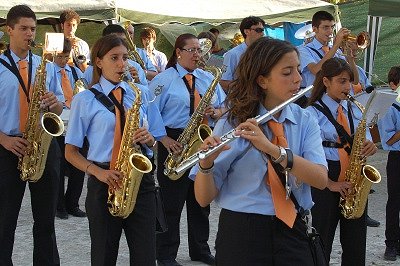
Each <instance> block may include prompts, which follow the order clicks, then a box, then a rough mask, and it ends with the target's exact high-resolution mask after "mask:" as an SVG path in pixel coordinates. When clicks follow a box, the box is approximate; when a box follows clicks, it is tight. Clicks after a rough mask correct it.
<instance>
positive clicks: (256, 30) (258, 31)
mask: <svg viewBox="0 0 400 266" xmlns="http://www.w3.org/2000/svg"><path fill="white" fill-rule="evenodd" d="M250 30H254V31H255V32H257V33H261V32H264V28H255V29H252V28H250Z"/></svg>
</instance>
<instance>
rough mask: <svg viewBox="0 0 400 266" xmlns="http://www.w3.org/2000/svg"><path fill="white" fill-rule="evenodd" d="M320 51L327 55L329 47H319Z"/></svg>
mask: <svg viewBox="0 0 400 266" xmlns="http://www.w3.org/2000/svg"><path fill="white" fill-rule="evenodd" d="M321 49H322V51H324V54H327V53H328V52H329V46H328V45H324V46H322V47H321Z"/></svg>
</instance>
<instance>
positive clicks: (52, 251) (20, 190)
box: [0, 5, 64, 265]
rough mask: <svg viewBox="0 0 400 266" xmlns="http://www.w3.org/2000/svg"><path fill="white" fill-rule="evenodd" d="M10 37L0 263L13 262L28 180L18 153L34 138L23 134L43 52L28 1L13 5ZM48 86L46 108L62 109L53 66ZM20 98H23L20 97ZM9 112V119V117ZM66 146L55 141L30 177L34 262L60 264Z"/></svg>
mask: <svg viewBox="0 0 400 266" xmlns="http://www.w3.org/2000/svg"><path fill="white" fill-rule="evenodd" d="M6 31H7V34H8V35H9V37H10V44H9V46H8V47H7V50H6V51H5V52H4V53H3V54H2V55H1V56H0V58H1V59H0V102H1V104H0V114H1V117H2V118H3V119H2V122H1V123H0V210H1V215H0V247H1V248H0V265H13V263H12V251H13V245H14V235H15V229H16V226H17V220H18V215H19V211H20V208H21V202H22V199H23V196H24V192H25V187H26V182H24V181H22V180H21V178H20V173H21V172H20V171H19V170H18V168H17V165H18V159H19V158H21V157H23V156H24V155H25V154H26V152H27V150H28V149H30V148H31V147H30V144H31V143H29V142H28V141H27V140H26V139H24V138H23V137H22V134H23V132H24V131H25V126H26V125H27V120H28V121H29V117H28V106H29V104H30V99H31V98H30V97H31V95H30V94H31V93H32V91H33V90H34V88H35V87H34V83H35V82H34V81H35V78H36V73H37V70H36V69H37V68H38V67H39V65H40V63H41V58H40V57H39V56H37V55H34V54H32V52H31V51H30V43H31V41H32V40H34V39H35V34H36V16H35V13H34V12H33V11H32V10H31V9H30V8H29V7H28V6H26V5H17V6H13V7H12V8H11V9H10V10H9V12H8V14H7V19H6ZM46 71H47V76H46V90H47V92H46V93H45V94H44V95H43V96H41V98H40V99H41V108H42V109H43V110H49V111H50V112H53V113H56V114H60V113H61V111H62V103H61V102H62V101H64V98H63V94H62V91H61V88H60V86H59V84H58V80H57V76H56V72H55V70H54V68H52V67H51V66H49V67H47V69H46ZM18 99H19V100H18ZM6 117H7V119H5V118H6ZM59 168H60V149H59V147H58V145H57V142H56V140H55V139H53V140H52V141H51V144H50V148H49V150H48V153H47V162H46V167H45V169H44V172H43V175H42V177H41V178H40V179H39V180H38V181H37V182H30V183H28V185H29V190H30V193H31V205H32V214H33V264H34V265H59V264H60V258H59V256H58V250H57V243H56V234H55V230H54V217H55V214H56V204H57V193H58V186H59Z"/></svg>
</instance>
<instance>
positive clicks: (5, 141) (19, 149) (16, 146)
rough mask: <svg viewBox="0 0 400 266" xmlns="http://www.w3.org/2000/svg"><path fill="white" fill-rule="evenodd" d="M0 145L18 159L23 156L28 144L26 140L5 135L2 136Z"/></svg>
mask: <svg viewBox="0 0 400 266" xmlns="http://www.w3.org/2000/svg"><path fill="white" fill-rule="evenodd" d="M0 144H1V145H2V146H3V147H4V148H5V149H6V150H8V151H11V152H12V153H14V154H15V155H16V156H18V157H22V156H24V155H25V153H26V150H27V148H28V146H29V142H28V141H27V140H26V139H24V138H20V137H10V136H7V135H3V137H2V139H1V143H0Z"/></svg>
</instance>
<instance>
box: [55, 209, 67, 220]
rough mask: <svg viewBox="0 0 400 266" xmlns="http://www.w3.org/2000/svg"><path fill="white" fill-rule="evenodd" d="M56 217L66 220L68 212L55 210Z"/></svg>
mask: <svg viewBox="0 0 400 266" xmlns="http://www.w3.org/2000/svg"><path fill="white" fill-rule="evenodd" d="M56 217H58V218H60V219H62V220H66V219H68V213H67V212H66V211H65V210H62V211H57V212H56Z"/></svg>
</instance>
